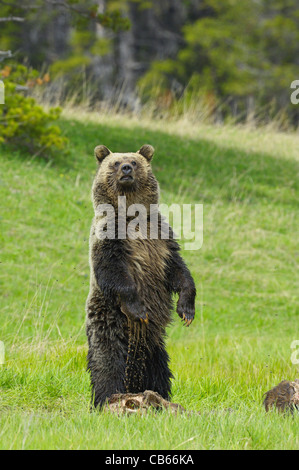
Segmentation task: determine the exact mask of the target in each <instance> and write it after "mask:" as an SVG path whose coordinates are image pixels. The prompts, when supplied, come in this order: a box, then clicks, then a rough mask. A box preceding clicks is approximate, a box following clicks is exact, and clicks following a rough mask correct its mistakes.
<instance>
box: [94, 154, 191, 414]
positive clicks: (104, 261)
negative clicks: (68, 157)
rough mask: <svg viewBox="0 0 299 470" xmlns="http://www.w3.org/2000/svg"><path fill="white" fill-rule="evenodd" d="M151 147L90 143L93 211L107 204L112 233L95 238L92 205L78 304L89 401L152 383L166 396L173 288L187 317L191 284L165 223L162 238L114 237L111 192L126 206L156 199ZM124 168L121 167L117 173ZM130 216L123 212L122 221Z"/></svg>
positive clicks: (97, 220) (103, 399)
mask: <svg viewBox="0 0 299 470" xmlns="http://www.w3.org/2000/svg"><path fill="white" fill-rule="evenodd" d="M153 153H154V149H153V147H151V146H150V145H144V146H143V147H141V149H140V150H139V151H138V152H135V153H112V152H110V150H109V149H107V147H105V146H98V147H96V149H95V156H96V159H97V161H98V171H97V174H96V176H95V179H94V183H93V186H92V200H93V205H94V209H95V211H96V209H97V207H98V205H99V204H111V205H112V206H113V207H114V209H115V214H116V217H115V224H116V226H115V228H116V237H115V239H108V238H105V239H99V238H98V237H97V232H96V227H97V224H102V223H103V220H106V222H107V219H103V217H101V216H98V215H97V212H96V215H95V217H94V219H93V223H92V227H91V232H90V268H91V273H90V292H89V295H88V298H87V303H86V312H87V322H86V332H87V337H88V343H89V351H88V369H89V371H90V374H91V383H92V387H93V400H94V405H95V406H98V405H99V406H102V405H103V404H104V403H105V402H106V400H107V399H108V398H109V397H111V396H112V395H113V394H115V393H139V392H143V391H144V390H153V391H155V392H157V393H159V394H160V395H161V396H162V397H163V398H165V399H168V398H169V395H170V385H171V382H170V381H171V377H172V374H171V372H170V370H169V366H168V362H169V358H168V354H167V352H166V349H165V341H164V339H165V329H166V327H167V325H168V324H169V323H170V321H171V310H172V294H173V293H178V294H179V300H178V304H177V312H178V314H179V316H180V317H181V318H182V319H183V321H184V322H185V324H186V325H187V326H189V324H190V323H191V322H192V320H193V318H194V313H195V310H194V301H195V294H196V291H195V285H194V282H193V279H192V277H191V274H190V272H189V270H188V268H187V267H186V265H185V263H184V261H183V260H182V258H181V256H180V254H179V246H178V244H177V242H176V241H175V240H174V239H173V234H172V231H171V229H170V237H169V239H162V238H161V230H162V218H161V216H160V214H159V213H157V216H158V221H159V236H158V238H157V239H150V238H149V233H150V221H149V220H148V219H147V222H146V231H147V234H146V235H147V237H148V238H145V239H143V238H137V239H130V238H125V239H123V238H118V236H117V229H118V215H119V214H120V208H119V207H118V196H126V207H129V206H130V205H131V204H143V205H144V206H145V207H146V211H147V215H149V210H150V205H151V204H157V203H158V201H159V185H158V182H157V180H156V178H155V177H154V175H153V173H152V169H151V164H150V162H151V158H152V156H153ZM127 172H129V174H125V173H127ZM131 219H132V217H131V218H130V217H126V220H125V224H126V226H127V224H128V223H129V222H130V220H131Z"/></svg>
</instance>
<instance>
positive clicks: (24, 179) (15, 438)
mask: <svg viewBox="0 0 299 470" xmlns="http://www.w3.org/2000/svg"><path fill="white" fill-rule="evenodd" d="M78 114H79V118H77V116H76V114H72V115H71V116H67V117H65V118H64V119H63V120H62V121H61V126H62V127H63V129H64V133H65V134H66V135H67V136H68V137H69V138H70V140H71V146H70V151H69V154H68V155H67V156H63V155H62V156H60V157H59V158H57V159H56V160H55V161H54V162H52V161H51V162H46V161H43V160H40V159H37V158H34V159H32V158H31V157H30V156H28V155H27V156H26V155H23V154H20V153H19V152H18V151H14V150H7V148H4V147H0V174H1V176H0V194H1V200H2V201H3V203H2V210H1V219H0V223H1V235H0V236H1V245H3V247H4V249H3V250H2V252H1V258H0V261H1V278H0V282H1V285H0V288H1V292H2V296H1V300H0V302H1V305H0V307H1V316H0V340H2V341H4V343H5V347H6V361H5V364H4V365H0V448H5V449H7V448H13V449H15V448H24V449H32V448H39V449H46V448H67V449H69V448H73V449H76V448H81V449H82V448H84V449H86V448H89V449H91V448H98V449H178V450H183V449H202V448H221V449H245V448H246V449H261V448H264V449H265V448H267V449H273V448H274V449H278V448H284V449H287V448H288V449H290V448H292V449H295V448H298V446H299V440H298V435H299V433H298V431H299V419H297V418H295V419H294V418H291V417H286V418H282V417H281V416H278V415H277V414H276V413H271V414H269V415H267V416H266V415H265V413H264V410H263V408H262V400H263V397H262V395H263V393H264V392H265V391H267V390H268V389H269V388H271V387H272V386H274V385H276V384H277V383H278V382H279V381H281V380H282V379H285V378H287V379H294V378H295V377H298V376H299V370H298V365H296V364H292V362H291V354H292V352H293V350H292V349H291V347H290V345H291V343H292V341H293V340H296V339H299V328H298V313H299V306H298V287H299V286H298V280H299V274H298V260H299V252H298V200H299V179H298V176H299V162H298V160H299V153H298V148H299V147H298V143H299V142H298V140H299V139H298V137H296V136H292V135H283V134H275V133H274V132H270V131H267V132H266V131H264V132H261V131H249V130H244V129H243V130H242V129H237V128H218V129H217V128H209V127H199V128H192V126H187V125H186V124H184V123H181V124H180V125H178V124H168V125H166V124H165V125H164V124H162V123H146V124H143V123H138V122H136V121H134V120H125V121H124V120H122V119H117V118H113V119H112V118H109V119H108V118H107V119H103V118H99V117H97V116H92V115H90V116H84V115H81V116H80V113H78ZM100 143H103V144H105V145H107V146H108V147H109V148H110V149H111V150H112V151H134V150H137V149H138V148H140V146H141V145H142V144H144V143H151V144H152V145H154V147H155V148H156V154H155V157H154V160H153V169H154V172H155V174H156V176H157V178H158V180H159V182H160V186H161V201H162V202H166V203H172V202H175V203H195V202H197V203H203V205H204V243H203V247H202V249H201V250H199V251H195V252H191V251H186V252H184V253H183V256H184V258H185V260H186V262H187V263H188V266H189V267H190V270H191V272H192V274H193V276H194V279H195V282H196V285H197V291H198V295H197V303H196V320H195V321H194V322H193V324H192V325H191V327H190V328H188V329H187V328H183V327H182V326H181V323H180V321H179V319H178V318H177V317H176V316H175V315H174V322H173V324H172V325H171V327H170V328H169V338H168V349H169V353H170V356H171V367H172V370H173V372H174V376H175V379H174V382H173V397H172V399H173V401H175V402H179V403H181V404H182V405H183V406H185V407H186V408H188V409H193V410H197V411H201V415H200V416H192V417H189V418H187V417H184V416H181V417H177V418H175V417H173V416H169V415H168V414H167V413H161V414H159V415H158V416H154V417H153V416H145V417H137V416H133V417H132V416H131V417H123V418H117V417H115V416H109V415H104V414H99V413H89V399H90V389H89V377H88V374H87V373H86V372H85V367H86V360H85V358H86V351H87V348H86V338H85V331H84V321H85V319H84V316H85V313H84V307H85V300H86V296H87V293H88V285H89V268H88V236H89V227H90V222H91V218H92V207H91V201H90V187H91V182H92V178H93V174H94V171H95V161H94V158H93V148H94V147H95V145H97V144H100ZM228 408H229V409H230V411H228Z"/></svg>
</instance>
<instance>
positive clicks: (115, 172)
mask: <svg viewBox="0 0 299 470" xmlns="http://www.w3.org/2000/svg"><path fill="white" fill-rule="evenodd" d="M94 153H95V157H96V159H97V162H98V171H97V174H96V176H95V180H94V183H93V187H92V198H93V203H94V206H95V207H97V206H98V204H103V203H109V204H112V205H113V206H114V207H116V206H117V201H118V196H126V198H127V203H128V204H137V203H138V204H143V205H145V206H148V205H149V204H157V203H158V200H159V185H158V182H157V180H156V178H155V176H154V175H153V172H152V169H151V160H152V157H153V154H154V148H153V147H152V146H151V145H143V146H142V147H141V148H140V150H138V151H137V152H135V153H134V152H132V153H113V152H111V151H110V150H109V149H108V148H107V147H105V146H104V145H98V146H97V147H96V148H95V150H94Z"/></svg>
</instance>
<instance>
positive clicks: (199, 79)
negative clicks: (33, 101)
mask: <svg viewBox="0 0 299 470" xmlns="http://www.w3.org/2000/svg"><path fill="white" fill-rule="evenodd" d="M0 28H1V34H0V51H2V52H1V54H2V56H1V57H2V59H4V57H5V54H6V57H5V62H4V61H3V63H2V64H0V66H2V76H3V77H4V78H5V75H7V74H8V73H9V68H8V67H9V66H10V63H19V64H23V65H26V67H29V68H31V67H32V68H34V69H36V70H37V71H38V72H39V80H40V82H39V83H43V84H45V83H47V87H48V92H49V90H50V92H49V93H50V95H51V93H53V96H54V94H55V91H56V92H57V90H58V88H59V92H60V96H62V97H63V96H66V95H69V93H71V92H74V91H75V92H76V93H77V94H78V97H80V95H82V94H84V90H85V92H86V89H88V92H89V94H90V96H92V97H93V99H92V101H93V103H95V102H97V101H99V100H110V101H112V102H113V100H114V99H117V100H119V103H120V105H121V106H123V107H126V108H128V109H130V110H137V111H138V109H140V107H142V105H143V104H144V103H146V102H148V101H151V102H152V103H154V105H155V106H156V107H157V109H168V110H171V109H172V108H173V107H174V106H176V109H178V103H181V102H183V103H184V106H186V103H187V105H188V103H189V104H190V103H192V102H194V101H196V100H200V102H201V103H202V105H203V106H204V107H205V108H206V109H208V111H209V114H210V115H211V116H213V117H214V118H215V119H217V120H224V119H225V118H227V117H229V116H234V117H235V118H237V119H238V120H240V121H242V120H244V119H246V118H247V117H248V115H254V116H255V117H256V118H257V119H261V120H263V121H269V120H271V119H273V118H274V117H276V116H280V119H281V121H282V122H283V121H285V122H286V123H288V124H289V123H292V124H295V125H296V124H297V120H298V116H299V112H298V109H297V107H296V106H294V105H292V104H291V102H290V95H291V89H290V85H291V83H292V81H294V80H296V79H298V78H299V2H298V1H290V0H271V1H268V0H242V1H239V0H227V1H220V0H163V1H161V0H131V1H126V0H97V1H94V0H93V1H89V0H87V1H84V2H83V1H81V2H80V1H72V0H65V1H62V0H61V1H60V0H58V1H56V0H23V1H22V2H15V1H12V0H5V1H4V0H3V1H2V0H0ZM7 51H11V55H12V57H11V58H8V57H7V54H8V52H7ZM4 63H5V67H6V68H3V67H4ZM0 78H1V77H0ZM120 90H121V93H120ZM81 98H82V96H81ZM182 98H183V100H182Z"/></svg>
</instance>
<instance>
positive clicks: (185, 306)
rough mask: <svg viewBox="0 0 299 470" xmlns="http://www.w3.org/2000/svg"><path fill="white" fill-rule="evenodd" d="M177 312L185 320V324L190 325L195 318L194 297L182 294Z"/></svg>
mask: <svg viewBox="0 0 299 470" xmlns="http://www.w3.org/2000/svg"><path fill="white" fill-rule="evenodd" d="M176 311H177V314H178V316H179V317H180V318H181V319H182V321H183V322H184V325H185V326H189V325H190V324H191V323H192V321H193V320H194V315H195V305H194V299H193V298H190V297H188V296H186V295H184V294H181V295H180V297H179V300H178V304H177V309H176Z"/></svg>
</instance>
